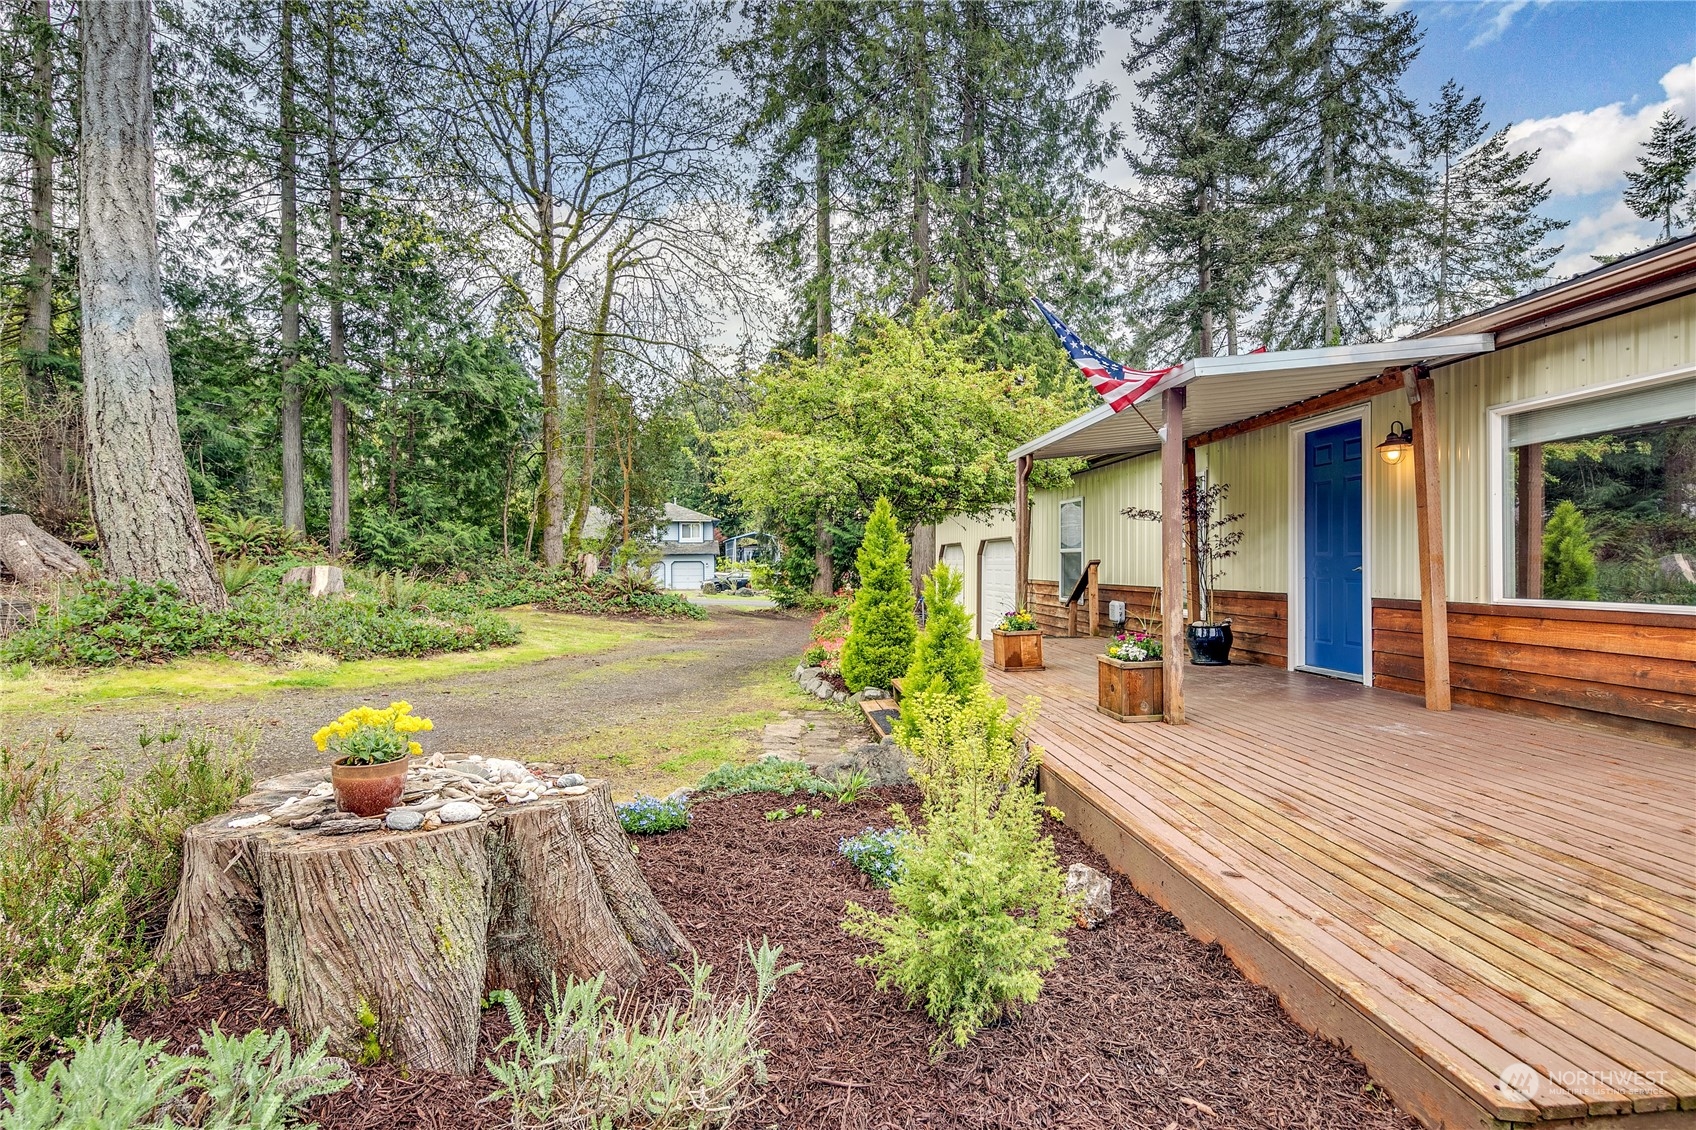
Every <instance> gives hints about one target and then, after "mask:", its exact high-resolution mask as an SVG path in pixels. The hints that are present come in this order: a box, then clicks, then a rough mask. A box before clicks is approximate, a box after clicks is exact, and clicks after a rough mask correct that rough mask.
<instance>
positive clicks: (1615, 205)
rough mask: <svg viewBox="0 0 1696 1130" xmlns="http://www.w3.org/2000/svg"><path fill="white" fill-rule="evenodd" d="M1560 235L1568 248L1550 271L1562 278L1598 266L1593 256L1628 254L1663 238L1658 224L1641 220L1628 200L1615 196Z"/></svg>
mask: <svg viewBox="0 0 1696 1130" xmlns="http://www.w3.org/2000/svg"><path fill="white" fill-rule="evenodd" d="M1557 238H1558V239H1559V240H1560V241H1561V243H1562V245H1563V246H1564V250H1563V251H1562V252H1561V254H1560V258H1558V259H1556V260H1555V262H1554V265H1553V266H1552V267H1550V268H1549V274H1550V277H1552V278H1557V279H1560V278H1566V277H1568V276H1570V275H1576V274H1580V273H1582V272H1584V271H1589V270H1593V269H1595V267H1596V265H1597V264H1596V260H1595V259H1594V258H1592V256H1596V255H1624V254H1626V253H1628V252H1632V251H1636V250H1639V249H1640V248H1644V247H1647V246H1649V245H1650V244H1651V243H1654V242H1655V241H1656V240H1657V239H1659V238H1660V232H1659V231H1657V230H1656V228H1655V225H1654V224H1651V223H1648V222H1646V221H1644V220H1642V219H1639V218H1638V216H1637V214H1636V213H1635V212H1633V211H1632V210H1631V209H1630V208H1628V207H1627V206H1626V203H1625V201H1624V200H1619V199H1615V200H1613V201H1612V202H1611V203H1608V204H1606V205H1604V206H1602V207H1601V208H1600V210H1598V211H1596V212H1593V213H1591V214H1589V215H1586V216H1581V217H1579V218H1578V219H1576V220H1574V221H1573V222H1572V225H1571V226H1570V227H1568V228H1567V229H1566V230H1564V231H1562V232H1561V233H1560V235H1559V236H1558V237H1557Z"/></svg>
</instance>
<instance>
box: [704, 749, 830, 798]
mask: <svg viewBox="0 0 1696 1130" xmlns="http://www.w3.org/2000/svg"><path fill="white" fill-rule="evenodd" d="M833 788H834V786H833V785H832V784H831V783H830V782H829V781H826V780H823V779H822V778H820V777H817V776H815V775H814V773H813V771H812V770H811V769H808V768H807V767H806V766H805V765H803V764H802V763H801V762H799V761H785V760H783V759H782V758H780V757H762V758H760V760H758V761H756V762H754V763H753V764H751V765H720V766H719V767H718V768H717V769H714V770H713V771H712V772H711V773H708V774H707V775H706V776H705V777H702V778H701V783H700V784H698V785H696V786H695V791H696V792H698V793H720V794H722V795H724V796H739V795H741V794H743V793H778V794H780V795H782V796H792V795H794V794H795V793H796V792H797V791H799V792H804V793H807V794H809V795H812V794H818V793H830V792H831V791H832V789H833Z"/></svg>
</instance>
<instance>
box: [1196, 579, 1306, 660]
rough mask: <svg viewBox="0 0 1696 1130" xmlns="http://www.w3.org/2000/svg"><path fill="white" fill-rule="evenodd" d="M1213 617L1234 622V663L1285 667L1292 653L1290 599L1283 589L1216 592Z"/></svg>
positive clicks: (1232, 625) (1223, 590) (1232, 644)
mask: <svg viewBox="0 0 1696 1130" xmlns="http://www.w3.org/2000/svg"><path fill="white" fill-rule="evenodd" d="M1213 618H1214V619H1215V620H1229V621H1230V622H1231V637H1232V640H1231V662H1233V663H1262V664H1265V665H1266V666H1268V667H1283V666H1285V665H1286V664H1287V663H1288V661H1289V656H1290V602H1289V598H1288V597H1286V596H1285V595H1284V594H1283V593H1281V592H1238V591H1234V590H1230V589H1220V590H1219V591H1218V592H1215V593H1214V594H1213Z"/></svg>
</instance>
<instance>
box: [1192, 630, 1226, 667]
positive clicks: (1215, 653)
mask: <svg viewBox="0 0 1696 1130" xmlns="http://www.w3.org/2000/svg"><path fill="white" fill-rule="evenodd" d="M1186 638H1187V639H1188V641H1189V645H1190V662H1191V663H1194V664H1196V665H1197V666H1200V667H1224V666H1227V665H1229V663H1230V662H1231V622H1230V621H1229V620H1227V621H1226V622H1225V623H1223V624H1191V625H1190V626H1189V630H1188V632H1187V633H1186Z"/></svg>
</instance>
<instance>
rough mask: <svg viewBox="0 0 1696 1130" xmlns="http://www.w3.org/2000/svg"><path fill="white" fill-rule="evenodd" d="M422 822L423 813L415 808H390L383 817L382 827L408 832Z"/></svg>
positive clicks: (419, 825)
mask: <svg viewBox="0 0 1696 1130" xmlns="http://www.w3.org/2000/svg"><path fill="white" fill-rule="evenodd" d="M423 823H424V813H422V812H419V811H418V810H417V809H416V808H391V809H389V814H388V815H387V816H386V817H384V818H383V827H385V828H387V829H388V830H389V831H391V832H410V831H412V830H413V829H415V828H418V827H421V826H422V825H423Z"/></svg>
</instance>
